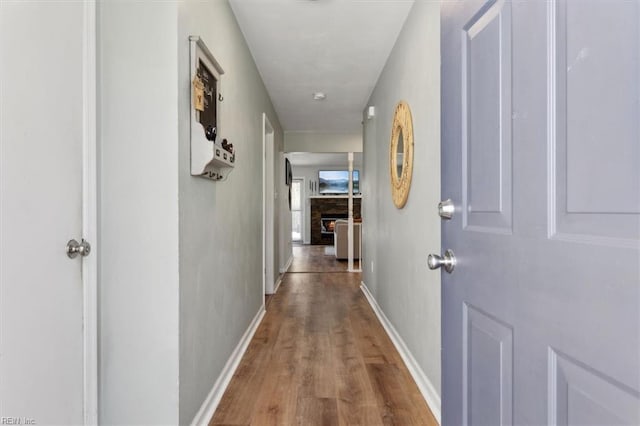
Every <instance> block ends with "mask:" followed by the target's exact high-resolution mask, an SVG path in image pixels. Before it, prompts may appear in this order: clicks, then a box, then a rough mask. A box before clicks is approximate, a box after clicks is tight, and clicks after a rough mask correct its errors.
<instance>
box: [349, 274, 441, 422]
mask: <svg viewBox="0 0 640 426" xmlns="http://www.w3.org/2000/svg"><path fill="white" fill-rule="evenodd" d="M360 289H361V290H362V293H363V294H364V297H366V298H367V301H368V302H369V305H371V309H373V312H375V314H376V316H377V317H378V320H379V321H380V323H381V324H382V326H383V327H384V329H385V331H386V332H387V334H388V335H389V338H390V339H391V341H392V342H393V345H394V346H395V347H396V349H397V350H398V352H399V353H400V356H401V357H402V360H403V361H404V363H405V364H406V366H407V369H408V370H409V373H410V374H411V377H413V380H415V382H416V384H417V385H418V389H420V393H421V394H422V396H423V398H424V400H425V401H426V403H427V405H428V406H429V409H430V410H431V413H433V416H434V417H435V418H436V420H437V421H438V423H441V420H440V413H441V399H440V395H438V391H436V388H435V387H434V386H433V384H432V383H431V381H430V380H429V378H428V377H427V375H426V374H424V371H422V368H420V365H419V364H418V362H417V361H416V359H415V358H414V357H413V355H412V354H411V351H409V349H408V348H407V345H406V344H405V343H404V340H402V337H400V334H398V332H397V331H396V329H395V328H394V327H393V325H392V324H391V322H390V321H389V319H388V318H387V316H386V315H385V314H384V312H383V311H382V309H381V308H380V306H379V305H378V302H376V299H375V298H374V297H373V295H372V294H371V293H370V292H369V289H368V288H367V286H366V285H365V283H364V281H362V282H361V283H360ZM436 355H437V356H438V357H439V356H440V354H436Z"/></svg>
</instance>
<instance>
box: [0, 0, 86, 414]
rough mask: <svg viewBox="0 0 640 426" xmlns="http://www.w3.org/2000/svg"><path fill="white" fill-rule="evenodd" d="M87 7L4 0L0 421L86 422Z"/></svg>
mask: <svg viewBox="0 0 640 426" xmlns="http://www.w3.org/2000/svg"><path fill="white" fill-rule="evenodd" d="M83 7H84V5H83V2H78V1H0V93H1V94H0V235H1V236H0V262H1V264H0V417H2V418H1V419H0V420H1V421H2V423H4V424H11V423H12V424H68V425H70V424H82V423H83V386H84V384H83V309H82V307H83V287H82V279H81V273H82V266H81V265H82V259H81V257H80V256H79V257H77V258H76V259H73V260H72V259H69V258H68V257H67V254H66V250H65V246H66V244H67V241H69V240H70V239H71V238H74V239H76V240H78V241H80V239H81V237H82V165H83V163H82V152H83V151H82V140H83V108H82V105H83V56H82V52H83V10H84V9H83Z"/></svg>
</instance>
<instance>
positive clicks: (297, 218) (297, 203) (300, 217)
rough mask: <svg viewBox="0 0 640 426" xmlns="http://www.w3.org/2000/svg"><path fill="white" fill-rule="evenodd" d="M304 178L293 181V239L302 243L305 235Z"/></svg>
mask: <svg viewBox="0 0 640 426" xmlns="http://www.w3.org/2000/svg"><path fill="white" fill-rule="evenodd" d="M303 191H304V178H294V179H293V181H292V182H291V241H293V242H298V243H302V236H303V235H304V225H303V224H304V210H303V204H302V200H303V198H304V197H303Z"/></svg>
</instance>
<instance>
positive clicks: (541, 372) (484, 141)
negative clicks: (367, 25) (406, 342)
mask: <svg viewBox="0 0 640 426" xmlns="http://www.w3.org/2000/svg"><path fill="white" fill-rule="evenodd" d="M441 23H442V27H441V31H442V137H443V140H442V170H443V181H442V194H443V198H449V197H450V198H452V199H453V200H454V203H455V205H456V212H455V214H454V217H453V219H452V220H450V221H447V222H443V224H442V237H443V251H444V250H446V249H451V250H453V251H454V252H455V255H456V257H457V265H456V268H455V270H454V271H453V273H452V274H446V273H443V277H442V295H443V296H442V297H443V307H442V309H443V314H442V320H443V333H442V339H443V340H442V342H443V352H442V360H443V379H442V392H443V394H442V401H443V424H445V425H460V424H473V425H501V424H530V425H543V424H552V425H556V424H558V425H566V424H571V425H612V424H629V425H631V424H633V425H637V424H640V325H639V324H640V261H639V259H640V250H639V238H640V148H639V146H640V132H639V123H640V109H639V100H640V84H639V80H640V66H639V55H640V25H639V23H640V2H639V1H637V0H597V1H590V0H527V1H513V2H511V1H504V0H501V1H500V0H499V1H495V0H492V1H489V2H486V1H484V0H468V1H451V0H447V1H443V2H442V22H441Z"/></svg>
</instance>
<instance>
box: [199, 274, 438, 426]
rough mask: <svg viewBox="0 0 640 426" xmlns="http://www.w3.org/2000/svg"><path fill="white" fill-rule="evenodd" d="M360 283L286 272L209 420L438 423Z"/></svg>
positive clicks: (354, 278) (238, 425)
mask: <svg viewBox="0 0 640 426" xmlns="http://www.w3.org/2000/svg"><path fill="white" fill-rule="evenodd" d="M359 285H360V274H356V273H345V272H338V273H335V272H334V273H287V274H286V275H285V277H284V279H283V282H282V284H281V286H280V289H279V290H278V293H277V294H276V295H274V296H273V297H272V298H271V300H270V303H269V308H268V310H267V313H266V315H265V317H264V319H263V321H262V323H261V324H260V326H259V328H258V330H257V331H256V334H255V336H254V338H253V339H252V341H251V343H250V345H249V348H248V349H247V352H246V353H245V355H244V357H243V359H242V361H241V363H240V365H239V367H238V369H237V371H236V373H235V375H234V377H233V379H232V380H231V383H230V384H229V387H228V388H227V390H226V392H225V394H224V395H223V397H222V400H221V402H220V404H219V405H218V409H217V410H216V412H215V414H214V416H213V418H212V419H211V422H210V425H228V426H230V425H235V426H243V425H246V426H248V425H328V426H331V425H367V426H375V425H403V426H405V425H437V422H436V420H435V419H434V417H433V415H432V414H431V412H430V411H429V408H428V407H427V405H426V403H425V401H424V399H423V398H422V396H421V395H420V392H419V390H418V388H417V386H416V384H415V383H414V381H413V379H412V378H411V376H410V375H409V372H408V371H407V368H406V367H405V365H404V364H403V362H402V359H401V358H400V355H399V354H398V352H397V351H396V350H395V348H394V346H393V344H392V343H391V341H390V340H389V338H388V336H387V335H386V333H385V331H384V329H383V328H382V326H381V325H380V323H379V322H378V320H377V318H376V316H375V314H374V313H373V311H372V310H371V308H370V306H369V304H368V303H367V301H366V299H365V298H364V296H363V295H362V292H361V291H360V289H359ZM434 356H440V354H434Z"/></svg>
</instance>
